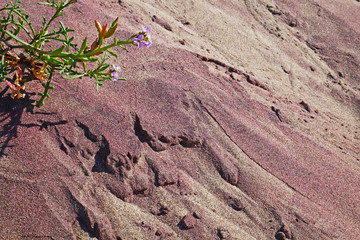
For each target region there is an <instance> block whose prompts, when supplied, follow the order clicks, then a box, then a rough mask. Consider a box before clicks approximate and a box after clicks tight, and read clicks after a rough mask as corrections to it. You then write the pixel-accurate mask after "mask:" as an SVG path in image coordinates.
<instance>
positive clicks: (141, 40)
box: [133, 26, 152, 48]
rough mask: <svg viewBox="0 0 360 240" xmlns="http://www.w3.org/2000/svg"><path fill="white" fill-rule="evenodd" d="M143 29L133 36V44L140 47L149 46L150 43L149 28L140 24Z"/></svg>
mask: <svg viewBox="0 0 360 240" xmlns="http://www.w3.org/2000/svg"><path fill="white" fill-rule="evenodd" d="M142 29H143V31H142V32H140V33H139V35H138V36H137V37H135V38H133V41H134V43H135V44H137V45H138V46H139V48H141V46H145V47H150V46H151V44H152V41H151V35H150V33H149V32H150V28H149V27H144V26H142Z"/></svg>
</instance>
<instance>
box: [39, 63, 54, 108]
mask: <svg viewBox="0 0 360 240" xmlns="http://www.w3.org/2000/svg"><path fill="white" fill-rule="evenodd" d="M54 72H55V70H54V69H51V70H50V75H49V78H48V80H47V82H46V85H45V84H44V88H45V90H44V93H43V94H41V99H40V100H39V101H37V102H36V106H37V107H41V106H42V105H44V101H45V98H50V95H49V94H48V91H49V89H53V88H54V87H52V86H50V83H51V79H52V76H53V74H54Z"/></svg>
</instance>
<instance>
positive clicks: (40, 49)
mask: <svg viewBox="0 0 360 240" xmlns="http://www.w3.org/2000/svg"><path fill="white" fill-rule="evenodd" d="M78 2H82V1H81V0H65V1H63V0H60V1H55V0H47V1H46V2H39V3H38V4H39V5H43V6H47V7H52V8H54V9H55V12H54V14H53V15H52V17H51V18H50V20H46V18H44V17H43V22H42V27H41V28H40V30H39V31H36V30H35V29H34V28H33V26H32V23H31V22H30V20H29V15H28V14H26V13H25V10H24V9H22V8H20V4H21V1H20V0H16V1H15V2H14V3H13V2H10V3H8V4H6V5H5V6H4V7H3V8H1V9H0V12H1V13H5V16H4V17H3V18H2V19H0V36H1V38H0V42H1V44H0V56H1V61H0V81H1V82H4V81H5V82H6V84H7V85H8V87H9V88H10V89H11V91H12V93H11V97H12V98H15V97H17V98H23V97H24V96H25V94H23V93H22V92H24V89H25V86H24V84H25V82H26V81H25V80H24V79H22V71H21V68H20V67H19V65H20V64H22V65H25V67H26V68H28V69H29V70H30V71H31V72H32V74H33V76H34V78H35V79H39V80H41V81H42V86H43V87H44V92H43V93H39V95H40V96H41V98H40V100H39V101H37V106H42V105H44V101H45V99H46V98H49V97H50V95H49V93H48V92H49V90H51V89H53V88H54V87H53V86H52V85H51V81H52V80H53V77H54V74H55V73H58V74H60V75H61V76H62V78H64V79H75V78H80V79H81V78H83V77H89V78H94V79H95V82H96V89H98V88H99V87H100V86H103V83H102V82H104V81H107V80H113V81H117V80H125V79H124V78H119V71H121V68H120V67H119V66H115V65H110V64H109V63H107V60H109V56H108V54H110V55H112V56H114V57H117V55H116V54H115V53H114V52H113V51H112V50H111V49H112V48H116V47H120V48H122V49H125V50H126V48H125V47H124V45H136V46H138V47H139V48H140V47H141V46H147V47H149V46H150V45H151V44H152V42H151V36H150V34H149V28H145V27H143V31H141V32H139V33H137V34H134V35H132V36H131V37H130V38H128V39H127V40H121V41H119V40H117V39H116V38H115V37H114V38H113V41H112V43H108V44H105V40H106V39H108V38H111V37H112V36H113V35H114V33H115V32H116V29H117V26H118V23H117V22H118V18H116V19H115V20H114V21H113V22H112V24H111V25H110V27H109V28H108V25H107V24H105V25H100V23H99V22H98V21H95V27H96V29H97V32H98V37H97V38H96V39H95V40H94V41H93V42H92V44H91V45H90V46H88V39H87V38H84V39H83V41H82V44H81V46H80V48H78V47H77V44H75V43H74V41H75V37H74V36H71V34H72V33H74V32H75V30H74V29H70V28H68V27H65V25H64V23H63V22H61V21H59V25H60V26H59V28H58V30H54V29H52V30H49V29H50V27H51V26H52V23H53V22H54V20H55V19H57V18H59V17H62V16H63V15H62V12H63V11H64V9H65V8H66V7H69V6H70V5H72V4H74V3H78ZM21 32H25V35H26V36H27V39H24V38H21V37H20V36H24V35H23V34H20V33H21ZM49 42H57V43H59V44H53V45H55V46H59V45H60V47H59V48H57V49H53V50H44V46H45V44H46V43H49ZM14 49H21V50H22V52H23V53H22V56H21V57H19V56H17V55H16V54H14V53H13V51H12V50H14ZM24 56H25V57H24ZM78 63H79V64H80V65H81V66H82V68H80V67H78V66H77V65H78ZM87 63H97V66H96V67H94V64H91V66H92V69H91V68H88V67H87ZM9 68H16V71H17V72H16V79H15V81H13V82H11V81H8V80H6V77H7V75H8V74H9ZM27 81H29V80H27Z"/></svg>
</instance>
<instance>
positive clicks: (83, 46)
mask: <svg viewBox="0 0 360 240" xmlns="http://www.w3.org/2000/svg"><path fill="white" fill-rule="evenodd" d="M86 44H87V38H85V39H84V41H83V42H82V44H81V48H80V50H79V54H78V55H80V54H82V53H83V52H84V50H85V48H86Z"/></svg>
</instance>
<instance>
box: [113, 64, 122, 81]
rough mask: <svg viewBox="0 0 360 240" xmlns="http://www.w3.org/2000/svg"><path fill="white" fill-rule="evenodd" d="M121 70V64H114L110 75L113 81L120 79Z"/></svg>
mask: <svg viewBox="0 0 360 240" xmlns="http://www.w3.org/2000/svg"><path fill="white" fill-rule="evenodd" d="M119 72H121V68H120V66H116V65H112V66H111V69H110V76H111V77H112V81H113V82H116V81H117V80H118V79H119Z"/></svg>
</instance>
